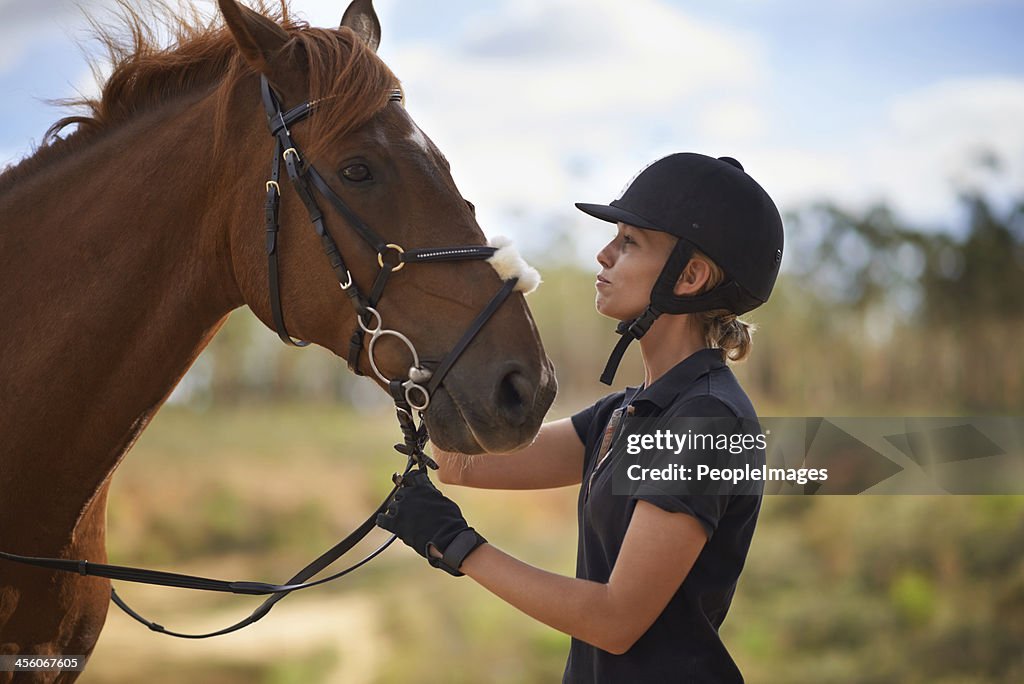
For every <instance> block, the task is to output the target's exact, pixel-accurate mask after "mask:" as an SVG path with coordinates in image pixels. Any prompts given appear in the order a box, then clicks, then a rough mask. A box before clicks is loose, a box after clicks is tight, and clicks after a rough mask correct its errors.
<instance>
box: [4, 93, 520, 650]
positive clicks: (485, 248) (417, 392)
mask: <svg viewBox="0 0 1024 684" xmlns="http://www.w3.org/2000/svg"><path fill="white" fill-rule="evenodd" d="M260 91H261V94H262V100H263V108H264V111H265V112H266V115H267V125H268V127H269V128H270V133H271V135H272V136H273V137H274V154H273V161H272V163H271V167H270V179H269V180H268V181H267V182H266V191H267V198H266V204H265V223H266V250H267V262H268V270H269V287H270V305H271V313H272V315H273V319H274V327H275V328H276V329H277V334H278V336H280V338H281V339H282V340H283V341H284V342H285V343H286V344H289V345H292V346H296V347H305V346H307V345H308V344H309V343H308V342H306V341H303V340H296V339H294V338H292V336H291V335H290V334H289V333H288V329H287V328H286V327H285V323H284V313H283V309H282V305H281V291H280V274H279V270H278V251H277V248H278V235H279V228H280V227H279V224H278V209H279V202H280V198H281V186H280V184H279V181H280V175H281V161H282V160H284V164H285V168H286V169H287V173H288V178H289V180H290V181H291V184H292V187H293V188H295V191H296V192H297V193H298V195H299V197H300V198H301V199H302V203H303V204H304V205H305V207H306V211H307V212H308V213H309V218H310V221H311V222H312V224H313V228H314V230H315V231H316V234H317V235H318V236H319V237H320V242H321V246H322V247H323V250H324V254H325V255H326V256H327V259H328V261H329V262H330V264H331V268H332V270H333V271H334V273H335V276H336V277H337V279H338V285H339V286H340V287H341V290H342V292H344V293H345V294H346V295H347V296H348V298H349V301H350V302H351V303H352V306H353V308H354V309H355V311H356V323H357V325H356V329H355V330H354V331H353V333H352V338H351V340H350V342H349V355H348V366H349V368H350V369H351V370H352V371H353V372H354V373H355V374H356V375H362V373H361V372H360V371H359V368H358V364H359V357H360V355H361V354H362V351H363V348H364V346H365V348H366V351H367V357H368V360H369V364H370V368H371V370H372V371H373V373H374V375H376V376H377V378H379V379H380V380H381V382H384V383H387V386H388V391H389V393H390V394H391V398H392V400H393V401H394V402H395V414H396V417H397V418H398V425H399V428H400V429H401V430H402V435H403V438H404V439H403V443H402V444H396V445H395V450H396V451H398V452H399V453H401V454H404V455H405V456H406V457H407V461H406V465H405V469H404V470H403V471H402V473H401V474H398V473H395V475H394V476H393V477H392V480H393V481H394V487H393V488H392V489H391V491H390V492H389V493H388V495H387V496H386V497H385V498H384V500H383V501H382V502H381V504H380V505H379V506H377V508H376V509H375V510H374V511H373V513H371V514H370V516H369V517H368V518H367V519H366V520H365V521H363V523H362V524H360V525H359V526H358V527H357V528H356V529H354V530H353V531H352V532H351V533H349V535H348V536H346V537H345V538H344V539H342V540H341V541H339V542H338V543H337V544H335V545H334V546H332V547H331V548H330V549H328V550H327V551H325V552H324V553H323V554H321V555H320V556H319V557H317V558H316V559H315V560H313V561H312V562H310V563H309V564H308V565H306V567H304V568H302V570H299V571H298V572H297V573H296V574H295V575H294V576H293V577H292V578H291V579H289V580H288V582H287V583H285V584H269V583H266V582H247V581H226V580H218V579H210V578H207V577H199V576H195V575H183V574H178V573H172V572H160V571H155V570H147V569H144V568H134V567H128V566H121V565H107V564H104V563H90V562H89V561H87V560H72V559H66V558H41V557H34V556H20V555H17V554H13V553H6V552H3V551H0V558H3V559H6V560H9V561H14V562H18V563H23V564H26V565H33V566H37V567H41V568H46V569H48V570H58V571H62V572H71V573H77V574H79V575H83V576H93V577H105V578H108V579H116V580H122V581H125V582H136V583H141V584H153V585H159V586H166V587H179V588H184V589H195V590H199V591H216V592H227V593H232V594H247V595H259V596H266V595H269V598H267V599H266V600H265V601H264V602H263V603H262V604H260V605H259V606H258V607H257V608H256V610H254V611H253V612H252V613H251V614H250V615H249V616H248V617H246V618H244V619H243V620H240V621H239V622H237V623H235V624H233V625H231V626H229V627H225V628H223V629H220V630H217V631H214V632H209V633H206V634H185V633H180V632H174V631H172V630H169V629H167V628H165V627H164V626H163V625H160V624H157V623H155V622H152V621H150V620H147V619H146V618H144V617H142V616H141V615H139V614H138V613H137V612H136V611H134V610H133V609H132V608H131V607H129V606H128V604H126V603H125V602H124V600H123V599H121V597H120V596H118V595H117V591H115V590H114V589H113V587H111V590H110V598H111V600H112V601H113V602H114V603H115V604H116V605H117V606H118V607H119V608H121V609H122V610H123V611H124V612H125V613H127V614H128V615H129V616H131V617H132V618H134V619H135V620H137V621H139V622H141V623H142V624H144V625H146V626H147V627H148V628H149V629H151V630H153V631H155V632H160V633H161V634H166V635H168V636H174V637H179V638H183V639H206V638H209V637H214V636H220V635H223V634H229V633H231V632H235V631H237V630H239V629H242V628H243V627H247V626H248V625H251V624H253V623H254V622H257V621H258V620H260V619H262V618H263V617H264V616H266V615H267V614H268V613H269V612H270V610H271V608H273V607H274V605H275V604H277V602H278V601H280V600H281V599H283V598H284V597H285V596H287V595H289V594H291V593H292V592H294V591H300V590H302V589H309V588H311V587H315V586H318V585H321V584H325V583H327V582H331V581H333V580H336V579H339V578H341V577H344V576H345V575H347V574H349V573H350V572H352V571H354V570H356V569H358V568H360V567H362V566H363V565H365V564H366V563H368V562H370V561H371V560H373V559H374V558H375V557H377V556H378V555H380V554H381V553H383V551H384V550H385V549H386V548H387V547H388V546H390V545H391V544H392V543H393V542H394V541H395V539H396V536H395V535H392V536H391V537H390V538H389V539H388V540H387V541H386V542H384V543H383V544H381V545H380V546H379V547H377V548H376V549H375V550H374V551H372V552H370V553H369V554H368V555H366V556H365V557H364V558H363V559H362V560H360V561H358V562H356V563H354V564H353V565H351V566H349V567H347V568H345V569H344V570H341V571H339V572H336V573H334V574H333V575H330V576H328V577H324V578H321V579H319V580H314V581H310V578H312V577H313V576H315V575H316V574H318V573H319V572H321V571H322V570H324V569H326V568H327V567H328V566H330V565H331V564H332V563H334V561H336V560H338V559H339V558H340V557H341V556H343V555H345V553H347V552H348V551H349V550H351V549H352V548H353V547H354V546H355V545H356V544H358V543H359V542H360V541H362V540H363V539H364V538H365V537H366V536H367V535H368V534H369V533H370V531H371V530H373V528H374V527H375V523H376V519H377V515H378V514H379V513H380V512H382V511H383V510H384V508H385V507H386V506H387V503H388V501H389V500H390V499H391V497H392V495H394V493H395V492H396V491H397V490H398V488H399V487H400V486H401V483H402V478H403V477H404V476H405V475H407V474H408V473H409V471H410V470H412V469H413V468H414V467H420V468H423V467H429V468H434V469H436V468H437V464H436V463H434V461H433V459H431V458H430V457H429V456H427V454H426V453H424V451H423V447H424V446H425V445H426V443H427V440H428V439H429V437H428V435H427V426H426V423H425V422H423V411H425V410H426V409H427V407H428V406H429V405H430V398H431V397H432V396H433V394H434V392H435V391H436V390H437V389H438V387H440V385H441V382H442V380H443V379H444V377H445V376H446V375H447V374H448V371H449V370H451V368H452V366H453V365H454V364H455V362H456V361H457V360H458V358H459V356H461V354H462V352H463V351H465V350H466V348H467V347H468V346H469V344H470V342H472V340H473V338H474V337H476V335H477V333H479V332H480V330H481V329H482V328H483V326H484V325H485V324H486V323H487V321H488V320H490V318H491V316H493V315H494V313H495V312H496V311H497V310H498V308H499V307H500V306H501V305H502V303H504V301H505V300H506V299H508V297H509V295H510V294H511V293H512V292H513V290H515V289H516V286H517V283H518V278H517V277H514V276H513V277H510V278H508V279H507V280H505V282H504V284H503V285H502V287H501V289H499V290H498V292H497V293H496V294H495V295H494V296H493V297H492V298H491V300H490V302H488V303H487V305H486V306H485V307H484V308H483V309H482V310H481V311H480V313H478V314H477V316H476V317H475V318H474V319H473V321H472V322H471V323H470V325H469V327H468V328H467V329H466V331H465V332H464V333H463V335H462V337H461V338H460V339H459V341H458V342H457V343H456V344H455V346H454V347H452V349H451V350H449V352H448V354H447V355H446V356H445V357H444V358H443V359H442V360H441V361H440V362H439V363H438V364H437V367H436V368H433V369H430V368H427V367H425V366H424V365H422V364H421V362H420V357H419V354H418V353H417V351H416V347H415V345H413V343H412V341H411V340H410V339H409V338H408V337H406V336H405V335H403V334H402V333H400V332H398V331H396V330H389V329H386V328H384V321H383V319H382V318H381V315H380V312H379V311H377V309H376V308H375V307H376V306H377V303H378V302H379V301H380V298H381V296H382V295H383V294H384V288H385V287H386V285H387V283H388V280H389V279H390V277H391V275H392V274H393V273H396V272H398V271H399V270H401V269H402V268H403V267H404V266H405V265H406V264H410V263H413V264H414V263H432V262H445V261H466V260H481V259H490V258H491V257H493V256H494V254H495V252H497V251H498V248H497V247H493V246H489V245H457V246H452V247H437V248H428V249H408V250H407V249H404V248H402V247H401V246H400V245H397V244H394V243H389V242H387V241H386V240H384V239H383V238H382V237H381V236H380V235H378V234H377V233H376V232H375V231H374V230H373V229H371V228H370V227H369V226H367V225H366V224H365V223H364V222H363V221H362V220H361V219H360V218H359V216H358V215H357V214H356V213H355V212H354V211H353V210H352V209H351V208H349V206H348V205H347V204H345V201H344V200H343V199H342V198H341V197H339V196H338V195H337V193H335V192H334V191H333V190H332V189H331V187H330V186H329V185H328V184H327V182H326V181H325V180H324V179H323V176H321V175H320V173H319V172H318V171H317V170H316V168H315V167H314V166H313V165H312V164H307V163H306V162H305V161H303V157H302V155H301V154H300V152H299V148H298V146H297V145H296V143H295V141H294V140H293V139H292V136H291V131H290V130H289V128H288V127H289V126H290V125H291V124H294V123H297V122H299V121H302V120H303V119H305V118H306V117H307V116H309V114H310V113H311V112H312V111H313V109H314V108H315V106H316V103H315V102H306V103H304V104H301V105H299V106H297V107H294V108H292V109H289V110H287V111H285V110H283V109H282V108H281V105H280V101H279V99H278V97H277V95H276V94H275V93H274V91H273V89H272V88H271V87H270V83H269V81H268V80H267V78H266V77H265V76H262V75H261V76H260ZM389 101H393V102H394V101H401V94H400V93H399V92H398V91H395V92H393V93H392V94H391V96H390V98H389ZM317 193H319V194H320V195H321V196H323V197H324V198H326V199H327V201H328V202H330V203H331V205H332V206H333V207H334V208H335V209H336V210H337V211H338V213H340V214H341V215H342V217H344V219H345V221H346V222H347V223H348V224H349V226H350V227H351V228H352V229H353V230H354V231H355V232H356V234H357V235H359V237H360V238H362V239H363V241H365V242H366V243H367V244H368V245H370V247H371V248H372V249H373V250H374V251H375V252H376V253H377V264H378V266H379V267H380V270H379V271H378V272H377V277H376V279H375V280H374V283H373V285H372V287H371V288H370V292H369V295H364V294H363V293H362V292H361V291H360V289H359V287H358V285H357V284H356V282H355V280H354V279H353V278H352V273H351V272H350V271H349V269H348V267H347V266H346V265H345V260H344V258H343V257H342V254H341V250H339V249H338V245H337V243H335V241H334V238H332V237H331V234H330V233H329V232H328V231H327V228H326V226H325V223H324V215H323V212H322V211H320V207H319V205H318V204H317V200H316V194H317ZM366 335H369V336H370V341H369V343H366V342H365V338H366ZM382 337H394V338H396V339H397V340H399V341H400V342H402V343H403V344H405V346H406V347H407V348H408V349H409V351H410V352H411V353H412V358H413V365H412V366H411V367H410V368H409V372H408V377H406V378H404V379H402V378H388V377H386V376H385V375H384V374H383V373H382V372H381V370H380V369H379V368H378V366H377V363H376V360H375V358H374V349H375V346H376V343H377V342H378V341H379V340H380V339H381V338H382ZM414 415H418V417H419V418H420V422H419V424H418V425H417V423H416V420H415V418H414Z"/></svg>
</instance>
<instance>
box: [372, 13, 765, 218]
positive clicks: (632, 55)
mask: <svg viewBox="0 0 1024 684" xmlns="http://www.w3.org/2000/svg"><path fill="white" fill-rule="evenodd" d="M385 30H387V29H386V27H385ZM383 56H384V57H385V59H386V61H387V62H388V63H389V65H390V66H391V67H392V68H393V69H394V70H395V72H396V73H397V74H398V75H399V77H400V78H402V79H403V83H404V86H405V88H406V92H407V96H408V107H409V110H410V112H411V113H412V114H413V116H414V117H415V118H417V120H418V121H419V123H420V124H421V125H422V126H423V128H424V129H425V130H426V132H427V133H428V134H429V135H430V136H431V137H432V138H433V139H434V141H435V142H436V143H437V144H438V145H439V147H440V148H441V149H442V150H443V151H444V152H445V153H446V155H447V156H448V157H449V158H450V159H451V160H452V163H453V167H454V171H455V175H456V180H457V181H458V182H459V184H460V187H461V188H462V189H463V191H464V192H465V194H467V196H470V197H472V198H473V200H474V201H475V202H476V203H477V206H478V209H479V215H480V217H481V223H482V224H484V226H485V229H489V230H491V231H493V232H501V231H506V232H513V233H517V232H531V231H532V232H534V233H536V232H539V231H542V230H543V229H542V228H541V227H540V226H538V225H537V224H538V222H549V221H550V220H551V217H552V216H554V215H566V214H567V215H568V217H573V216H574V212H575V210H574V209H572V202H573V201H578V200H580V199H583V198H584V197H586V198H588V199H602V198H605V197H606V199H611V198H612V197H614V196H615V193H617V192H618V190H619V189H620V188H621V186H622V185H623V184H624V183H625V182H626V181H627V180H628V179H629V178H630V177H631V176H632V175H633V174H634V173H635V172H636V170H637V169H639V168H640V167H641V166H642V165H643V164H645V163H646V162H648V161H650V160H651V159H653V158H656V157H658V156H661V155H663V154H665V153H667V152H670V151H674V150H675V149H678V148H679V146H680V145H685V144H686V143H687V142H688V141H690V142H695V141H696V139H697V137H698V135H697V133H696V131H697V130H698V129H699V128H701V127H702V126H705V127H706V126H710V127H716V126H717V130H718V131H720V132H721V131H724V130H726V129H729V130H735V129H738V128H742V129H743V130H744V131H745V133H746V134H748V135H749V134H751V132H753V131H756V130H757V128H758V126H760V125H761V123H760V119H759V117H760V116H761V115H760V113H759V112H758V111H756V110H755V109H754V108H753V107H750V108H749V109H748V110H746V111H741V110H743V109H744V107H746V106H747V105H749V104H750V100H749V99H748V100H747V101H746V102H740V101H738V100H736V99H735V98H732V99H729V98H728V97H726V94H728V93H730V92H736V91H743V92H751V93H756V92H759V91H760V90H762V89H763V88H765V87H767V85H768V84H769V83H770V79H769V77H768V74H767V73H766V72H765V69H764V67H763V64H764V62H765V60H764V55H763V50H762V48H761V46H760V42H759V41H758V40H757V39H756V38H755V37H753V36H751V35H749V34H747V33H745V32H741V31H735V30H732V29H728V28H725V27H722V26H719V25H715V24H713V23H710V22H704V21H699V20H697V19H694V18H692V17H689V16H688V15H686V14H685V13H683V12H682V11H680V10H679V9H678V8H675V7H673V6H671V5H668V4H666V3H664V2H659V1H657V0H634V1H632V2H629V3H622V2H615V1H614V0H549V1H547V2H539V1H537V0H516V1H514V2H511V1H510V2H503V3H500V4H498V5H497V7H496V8H495V6H494V5H493V4H491V5H489V6H488V11H487V12H486V13H484V12H478V13H476V14H471V15H469V16H468V17H466V18H464V19H463V23H462V24H461V25H460V26H458V27H457V30H456V31H455V35H454V37H453V38H452V39H451V40H445V41H436V40H422V41H417V42H412V43H405V44H402V45H395V46H391V47H390V48H386V49H384V51H383ZM712 102H713V103H715V105H714V106H715V107H717V114H715V113H714V112H712V113H707V114H705V113H704V108H705V106H710V105H707V104H706V103H712Z"/></svg>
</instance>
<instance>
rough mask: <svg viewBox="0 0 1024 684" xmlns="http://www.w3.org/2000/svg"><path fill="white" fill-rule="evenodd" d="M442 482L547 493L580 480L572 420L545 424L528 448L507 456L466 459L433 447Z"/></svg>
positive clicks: (578, 451) (578, 448) (579, 444)
mask: <svg viewBox="0 0 1024 684" xmlns="http://www.w3.org/2000/svg"><path fill="white" fill-rule="evenodd" d="M431 455H432V456H433V458H434V460H435V461H437V465H438V471H437V476H438V479H439V480H441V482H445V483H448V484H456V485H462V486H464V487H480V488H483V489H548V488H551V487H565V486H567V485H573V484H579V483H580V481H581V480H582V479H583V443H582V442H581V441H580V438H579V435H577V434H576V429H575V428H574V427H573V426H572V419H570V418H563V419H562V420H556V421H552V422H550V423H544V425H542V426H541V428H540V432H539V433H538V434H537V438H536V439H535V440H533V443H532V444H530V445H529V446H527V447H525V448H523V449H520V450H519V451H515V452H512V453H510V454H477V455H472V456H471V455H467V454H459V453H455V452H451V451H442V450H441V449H438V448H437V447H434V449H433V451H432V453H431Z"/></svg>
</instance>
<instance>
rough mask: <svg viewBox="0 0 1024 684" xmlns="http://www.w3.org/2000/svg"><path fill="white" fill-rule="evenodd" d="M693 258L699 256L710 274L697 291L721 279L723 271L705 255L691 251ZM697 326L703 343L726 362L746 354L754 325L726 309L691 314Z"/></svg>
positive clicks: (746, 355) (750, 342)
mask: <svg viewBox="0 0 1024 684" xmlns="http://www.w3.org/2000/svg"><path fill="white" fill-rule="evenodd" d="M693 256H694V258H698V259H702V260H704V261H705V262H707V264H708V266H710V267H711V275H710V276H709V277H708V282H707V283H706V284H705V285H704V289H703V290H701V292H707V291H708V290H711V289H712V288H714V287H716V286H717V285H718V284H719V283H721V282H722V281H723V280H725V273H724V272H723V271H722V269H721V268H720V267H719V266H718V264H716V263H715V262H714V261H712V260H711V259H710V258H709V257H708V256H707V255H705V254H702V253H701V252H700V251H698V250H694V255H693ZM693 315H694V316H695V317H696V319H697V321H698V324H699V325H700V328H701V334H703V336H704V343H705V344H706V345H707V346H709V347H712V348H714V349H721V350H722V351H723V352H724V353H725V357H726V358H727V359H729V360H730V361H743V360H745V359H746V358H747V357H748V356H750V349H751V347H752V346H753V340H752V339H751V338H752V337H753V335H754V331H756V330H757V326H756V325H754V324H753V323H748V322H746V321H741V320H740V319H739V318H737V317H736V314H734V313H732V312H731V311H729V310H728V309H715V310H713V311H701V312H700V313H696V314H693Z"/></svg>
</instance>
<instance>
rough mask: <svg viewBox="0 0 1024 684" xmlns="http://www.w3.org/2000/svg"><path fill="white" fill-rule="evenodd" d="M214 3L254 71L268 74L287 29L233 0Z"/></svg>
mask: <svg viewBox="0 0 1024 684" xmlns="http://www.w3.org/2000/svg"><path fill="white" fill-rule="evenodd" d="M217 4H218V5H219V6H220V11H221V13H222V14H223V15H224V21H225V23H227V25H228V30H229V31H231V36H232V37H233V38H234V39H235V43H236V44H237V45H238V49H239V50H241V51H242V56H243V57H245V60H246V61H247V62H249V64H250V65H251V66H252V67H253V68H254V69H256V71H258V72H260V73H261V74H265V75H267V76H270V75H271V71H272V68H271V64H272V62H273V60H274V57H276V56H277V54H278V53H279V52H280V51H281V48H282V47H284V44H285V43H287V42H288V41H289V39H290V36H289V35H288V32H287V31H285V30H284V29H283V28H281V26H280V25H278V23H277V22H276V21H274V20H272V19H268V18H267V17H265V16H263V15H262V14H260V13H259V12H254V11H253V10H251V9H249V8H248V7H245V6H244V5H240V4H238V3H237V2H235V0H217Z"/></svg>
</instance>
